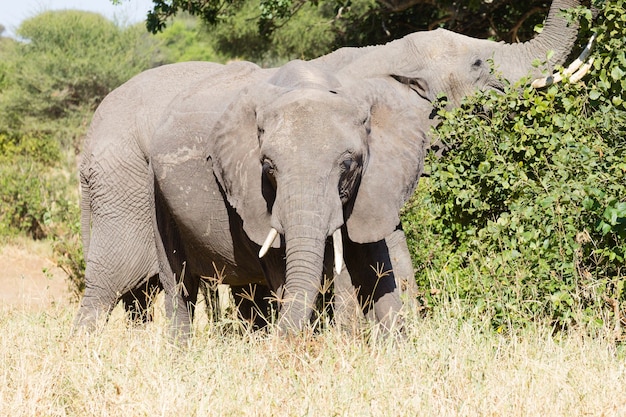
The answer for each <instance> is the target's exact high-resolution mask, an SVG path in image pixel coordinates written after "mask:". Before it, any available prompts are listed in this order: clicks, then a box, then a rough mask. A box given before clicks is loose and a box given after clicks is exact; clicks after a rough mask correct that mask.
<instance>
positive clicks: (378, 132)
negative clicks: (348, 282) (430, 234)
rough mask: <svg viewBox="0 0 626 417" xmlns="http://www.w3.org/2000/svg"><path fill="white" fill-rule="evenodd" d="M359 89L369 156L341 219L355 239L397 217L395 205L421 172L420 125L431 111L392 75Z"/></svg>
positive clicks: (371, 237)
mask: <svg viewBox="0 0 626 417" xmlns="http://www.w3.org/2000/svg"><path fill="white" fill-rule="evenodd" d="M360 87H361V88H362V87H363V85H362V84H361V85H360ZM361 91H363V90H361ZM365 91H366V92H367V94H366V97H365V100H369V102H370V103H371V106H372V107H371V132H370V137H369V160H368V163H367V167H366V169H365V171H364V173H363V175H362V178H361V184H360V186H359V189H358V192H357V194H356V197H355V201H354V206H353V208H352V211H351V212H350V213H349V217H348V219H347V221H346V226H347V229H348V236H349V237H350V239H351V240H352V241H354V242H357V243H368V242H377V241H379V240H381V239H383V238H384V237H385V236H387V235H389V234H390V233H392V232H393V231H394V230H395V229H396V227H397V225H398V224H399V223H400V209H401V208H402V206H403V205H404V203H405V202H406V201H407V200H408V199H409V198H410V197H411V195H412V194H413V191H414V190H415V187H416V186H417V183H418V181H419V177H420V175H421V174H422V170H423V167H424V153H425V149H426V147H427V143H428V142H427V138H426V134H425V133H424V129H426V128H428V126H429V125H428V116H429V114H430V112H431V111H432V108H431V106H430V105H429V103H428V102H427V101H425V100H423V99H421V98H420V97H419V96H418V95H417V94H415V93H414V92H413V91H411V90H410V89H409V88H407V87H406V86H402V85H398V84H397V83H394V82H393V81H388V80H385V79H379V80H371V81H370V82H369V83H368V85H367V87H366V89H365Z"/></svg>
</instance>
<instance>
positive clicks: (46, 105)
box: [0, 0, 626, 415]
mask: <svg viewBox="0 0 626 417" xmlns="http://www.w3.org/2000/svg"><path fill="white" fill-rule="evenodd" d="M624 3H625V2H624V0H606V1H605V0H594V4H595V5H596V6H597V7H598V8H599V14H598V16H597V17H596V18H595V20H594V21H593V23H592V22H591V21H592V17H591V13H590V12H588V11H579V14H580V15H581V19H582V20H581V21H582V25H583V32H584V33H585V35H584V36H583V37H586V36H589V33H590V32H591V31H593V32H596V33H597V45H596V47H595V49H594V51H593V53H592V56H593V57H594V59H595V61H594V64H593V67H592V69H591V72H590V74H589V75H588V76H587V77H586V78H585V79H584V82H583V83H578V84H567V83H564V84H558V85H554V86H551V87H548V88H545V89H542V90H535V89H532V88H530V87H527V86H526V84H524V83H522V84H520V85H515V86H509V88H508V91H507V93H506V94H501V95H495V94H492V93H479V94H477V95H476V96H474V97H470V98H468V99H467V100H466V102H465V103H464V104H463V105H462V106H461V107H460V108H458V109H455V110H453V111H446V110H444V109H443V108H444V105H443V104H444V102H445V97H442V98H441V100H442V103H441V104H442V105H441V110H440V111H439V116H440V118H441V120H442V123H441V124H440V125H439V126H438V128H437V129H436V131H433V135H437V136H438V137H439V138H441V139H442V141H443V142H444V143H446V144H447V145H448V148H449V151H448V152H447V153H446V154H445V156H444V157H442V158H441V159H437V158H435V157H434V156H433V155H431V156H429V160H428V163H427V170H428V174H429V175H428V177H426V178H423V179H422V181H421V183H420V187H419V189H418V190H417V192H416V193H415V195H414V197H413V199H412V200H411V202H409V204H407V205H406V207H405V208H404V211H403V226H404V229H405V232H406V233H407V236H408V239H409V245H410V249H411V251H412V255H413V260H414V265H415V271H416V275H415V277H416V280H417V283H418V285H419V288H420V290H421V294H420V296H419V300H418V301H419V308H418V310H419V311H413V312H410V313H409V316H408V318H407V322H408V325H407V338H406V339H405V340H402V341H396V342H395V343H391V342H389V341H377V342H372V341H368V336H367V335H368V333H367V332H365V333H363V334H361V333H358V334H356V335H352V336H347V335H345V334H341V333H339V332H338V331H336V330H333V329H323V330H321V331H320V334H319V335H318V336H316V337H313V338H306V339H304V340H301V341H299V342H298V341H294V340H290V341H286V342H285V341H283V340H281V339H278V338H275V337H274V336H271V335H266V334H253V333H249V332H247V331H246V330H243V329H241V328H240V327H239V325H238V324H236V323H234V321H233V320H229V319H222V320H221V321H214V320H213V319H212V318H210V317H213V316H210V317H209V316H204V317H205V318H204V321H203V320H199V322H198V323H196V334H197V337H196V338H194V339H193V340H192V341H191V345H190V347H189V349H187V350H185V351H183V352H181V351H179V350H178V349H177V348H176V347H174V346H171V345H169V344H168V343H167V337H166V336H165V335H164V332H165V331H166V330H165V329H166V325H165V324H164V323H163V320H156V321H155V323H152V324H150V325H148V326H147V327H144V328H140V329H134V330H133V329H129V328H126V327H124V325H123V324H122V323H121V322H122V320H118V319H116V317H117V316H115V315H114V317H113V319H112V321H111V323H110V326H108V327H107V328H106V329H105V331H103V332H102V333H99V334H97V335H91V336H85V338H84V339H81V340H80V341H79V340H77V339H76V338H68V337H69V334H68V333H69V329H70V327H71V325H70V323H71V315H72V314H73V312H74V309H73V308H72V307H67V308H64V307H62V306H60V307H59V308H57V309H55V310H53V311H52V310H51V311H48V312H43V313H38V314H35V315H33V314H26V313H24V312H19V311H14V312H10V313H7V314H6V315H2V316H0V333H1V334H2V335H3V337H2V338H0V340H1V342H0V381H1V382H2V384H0V386H1V387H2V388H0V414H3V415H4V414H6V415H39V414H41V415H128V414H131V415H154V414H160V415H211V414H220V415H231V414H235V413H238V414H241V413H244V414H255V415H256V414H260V415H294V414H297V415H303V414H306V415H354V414H357V415H358V414H372V415H374V414H375V415H379V414H387V415H419V414H421V415H425V414H426V415H459V414H460V415H488V414H494V415H564V414H574V415H582V414H593V415H619V414H623V413H625V412H626V408H625V407H626V406H625V405H624V400H623V398H625V397H624V393H625V392H624V391H625V388H624V387H625V386H626V384H625V383H626V372H625V370H624V366H623V358H624V353H623V348H622V346H621V344H620V343H621V341H622V339H623V337H624V332H623V330H622V328H623V325H624V319H625V317H624V314H625V313H626V308H625V307H624V304H625V302H626V294H625V289H624V284H625V272H626V271H625V270H624V268H623V264H624V257H625V256H626V243H625V238H626V197H625V196H626V178H625V176H626V155H625V153H624V151H625V148H626V146H625V139H624V138H625V134H626V93H625V91H626V81H625V80H626V78H624V75H625V74H626V13H624V6H625V4H624ZM154 5H155V8H154V10H153V12H152V13H151V14H150V15H149V17H148V21H147V24H148V29H149V30H150V31H153V32H158V33H156V34H151V33H149V32H148V31H147V30H146V27H145V25H143V24H139V25H135V26H129V27H126V26H119V25H117V24H115V23H113V22H110V21H108V20H106V19H104V18H103V17H101V16H99V15H95V14H91V13H86V12H76V11H63V12H45V13H42V14H39V15H37V16H33V17H32V18H30V19H28V20H26V21H25V22H24V23H23V24H22V26H21V27H20V28H19V29H18V31H17V34H18V36H19V39H17V40H16V39H11V38H7V37H1V36H0V239H2V241H10V240H11V239H13V238H15V237H16V236H20V237H24V236H27V237H29V238H32V239H47V240H49V241H50V242H51V243H52V244H53V245H54V250H55V254H56V260H57V263H58V264H59V265H60V266H61V267H62V268H64V269H65V270H66V271H67V272H68V275H69V276H70V282H69V287H70V288H71V290H72V291H73V292H74V294H75V295H76V296H78V295H80V293H81V291H82V274H83V270H84V262H83V259H82V251H81V243H80V239H79V222H78V214H79V209H78V193H77V185H78V180H77V176H76V165H77V158H78V155H79V152H80V149H81V141H82V138H83V136H84V134H85V131H86V129H87V126H88V124H89V121H90V117H91V114H92V113H93V111H94V109H95V108H96V106H97V105H98V103H99V102H100V101H101V100H102V99H103V98H104V96H105V95H106V94H107V93H108V92H109V91H111V90H112V89H114V88H115V87H116V86H118V85H120V84H121V83H123V82H124V81H126V80H127V79H129V78H130V77H132V76H133V75H135V74H137V73H139V72H141V71H143V70H145V69H148V68H151V67H154V66H157V65H162V64H165V63H171V62H177V61H185V60H211V61H217V62H226V61H228V60H232V59H247V60H252V61H255V62H257V63H259V64H261V65H266V66H267V65H278V64H281V63H283V62H285V61H287V60H289V59H293V58H312V57H315V56H319V55H321V54H324V53H327V52H329V51H331V50H332V49H334V48H336V47H339V46H344V45H352V46H358V45H363V44H370V43H380V42H385V41H388V40H391V39H393V38H398V37H401V36H403V35H404V34H406V33H409V32H411V31H414V30H427V29H429V28H434V27H439V26H443V27H447V28H450V29H453V30H456V31H460V32H463V33H466V34H468V35H471V36H478V37H491V38H493V39H504V40H507V41H511V40H516V39H520V40H523V39H527V38H529V37H531V36H532V33H533V28H534V27H535V25H536V24H537V23H539V22H540V21H541V20H542V18H543V16H544V15H545V11H546V10H547V6H549V2H548V1H530V2H509V1H503V0H502V1H500V0H494V1H491V2H484V1H462V2H459V1H456V2H453V1H436V2H434V1H419V0H400V1H374V0H353V1H348V2H344V1H341V0H332V1H331V0H318V1H313V2H306V1H290V0H279V1H277V0H262V1H261V2H260V3H259V2H257V1H251V0H239V1H234V2H214V1H208V2H205V1H202V2H200V1H184V2H182V1H181V2H178V1H173V2H169V1H168V2H164V1H160V0H155V1H154ZM187 12H189V13H192V14H193V15H196V16H197V17H194V16H192V15H189V14H187ZM174 15H175V17H174V19H173V20H172V19H171V16H174ZM0 23H2V22H1V21H0ZM536 29H537V30H540V27H537V28H536ZM0 30H1V27H0ZM0 34H1V32H0ZM495 70H496V71H497V68H496V69H495ZM119 314H121V312H119V311H118V316H119ZM207 317H209V318H207ZM424 317H426V319H423V318H424ZM206 320H209V321H208V322H206ZM213 336H218V337H213ZM25 346H28V348H25ZM338 373H339V374H341V375H344V376H345V378H344V377H343V376H342V377H341V378H337V375H338ZM391 378H393V380H392V379H391ZM258 380H262V381H263V384H262V385H259V384H258V383H257V381H258ZM620 399H621V400H620ZM294 400H295V402H294ZM281 407H283V408H281ZM285 407H286V408H285ZM277 410H278V411H277ZM363 410H365V411H363Z"/></svg>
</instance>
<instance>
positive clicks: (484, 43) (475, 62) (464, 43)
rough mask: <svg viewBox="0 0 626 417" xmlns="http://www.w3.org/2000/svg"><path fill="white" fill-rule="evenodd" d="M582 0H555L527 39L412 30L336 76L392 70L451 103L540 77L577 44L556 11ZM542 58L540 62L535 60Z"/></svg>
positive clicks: (573, 29)
mask: <svg viewBox="0 0 626 417" xmlns="http://www.w3.org/2000/svg"><path fill="white" fill-rule="evenodd" d="M580 4H581V1H579V0H554V1H553V2H552V5H551V7H550V12H549V14H548V17H547V19H546V21H545V23H544V28H543V31H542V32H541V33H540V34H539V35H537V36H536V37H535V38H533V39H532V40H530V41H528V42H524V43H517V44H506V43H502V42H493V41H489V40H484V39H475V38H471V37H468V36H464V35H461V34H458V33H454V32H451V31H448V30H445V29H436V30H434V31H427V32H415V33H412V34H409V35H407V36H405V37H404V38H402V39H398V40H395V41H392V42H389V43H387V44H386V45H382V46H379V47H371V48H370V49H367V50H365V51H364V53H362V54H359V56H358V58H357V59H354V60H353V61H352V62H351V63H350V64H348V65H346V66H345V67H344V68H343V69H341V71H340V72H339V76H340V77H342V79H344V78H347V79H349V78H354V77H379V76H391V77H393V78H395V79H396V80H398V81H401V82H403V83H406V84H408V85H409V86H411V88H412V89H413V90H414V91H415V92H417V93H418V94H419V95H420V96H422V97H423V98H425V99H426V100H428V101H431V102H432V101H434V100H436V99H437V96H438V95H439V94H444V95H446V96H447V98H448V100H449V102H450V103H452V104H453V105H458V104H459V102H460V101H461V99H462V98H463V97H464V96H466V95H468V94H470V93H472V92H473V91H475V90H477V89H496V90H501V89H502V88H503V84H502V80H506V81H508V82H510V83H514V82H516V81H518V80H519V79H521V78H523V77H524V76H527V75H530V76H531V77H535V78H536V77H540V76H542V72H545V71H546V70H550V71H551V70H552V69H553V67H554V66H555V65H560V64H563V63H564V62H565V59H566V58H567V56H568V55H569V54H570V52H571V50H572V48H573V46H574V44H575V41H576V38H577V34H578V25H577V24H575V23H572V24H568V22H567V20H566V19H565V17H563V16H561V15H560V13H561V10H564V9H568V8H572V7H576V6H579V5H580ZM550 51H551V52H552V55H551V57H550V58H549V59H547V57H548V55H549V54H548V53H549V52H550ZM546 59H547V62H546V63H545V65H544V66H540V67H535V66H534V65H533V63H534V62H535V61H536V60H539V61H546ZM492 63H493V67H494V69H495V74H494V72H493V71H492V70H491V69H492V68H491V66H492ZM543 75H545V74H543Z"/></svg>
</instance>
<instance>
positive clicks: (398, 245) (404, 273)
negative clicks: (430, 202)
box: [385, 225, 419, 303]
mask: <svg viewBox="0 0 626 417" xmlns="http://www.w3.org/2000/svg"><path fill="white" fill-rule="evenodd" d="M385 242H386V243H387V247H388V248H389V256H390V258H391V265H392V266H393V273H394V275H395V277H396V282H397V284H398V287H399V288H400V292H401V294H403V296H404V297H403V298H404V301H405V302H409V303H414V302H415V300H416V298H417V295H418V291H419V290H418V288H417V283H416V282H415V272H414V270H413V262H411V253H410V252H409V247H408V246H407V243H406V237H405V236H404V231H403V230H402V225H398V228H397V229H396V230H395V231H394V232H392V233H391V234H390V235H389V236H387V237H386V238H385Z"/></svg>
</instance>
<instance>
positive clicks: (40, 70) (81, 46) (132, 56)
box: [0, 11, 152, 130]
mask: <svg viewBox="0 0 626 417" xmlns="http://www.w3.org/2000/svg"><path fill="white" fill-rule="evenodd" d="M17 33H18V35H19V36H20V37H22V38H24V39H25V40H26V42H21V43H20V44H19V45H17V46H16V47H15V49H14V51H13V54H12V55H11V58H12V59H11V60H10V61H9V62H7V63H5V64H4V65H3V66H2V68H0V69H1V70H2V74H3V75H2V77H0V79H5V81H4V82H5V83H6V85H7V87H6V88H5V89H4V91H3V92H2V96H1V97H0V121H1V122H2V124H3V125H5V126H6V128H5V129H9V130H20V129H22V128H24V127H26V128H28V125H30V122H31V121H32V120H31V119H32V118H37V119H43V120H55V119H59V118H62V117H65V116H67V115H68V114H70V113H72V112H75V111H77V110H79V109H85V108H86V109H88V110H93V109H94V108H95V106H96V105H97V104H98V103H99V102H100V101H101V100H102V99H103V98H104V96H105V95H106V94H107V93H108V92H109V91H110V90H112V89H113V88H114V87H116V86H118V85H120V84H121V83H122V82H124V81H126V80H127V79H129V78H130V77H131V76H132V75H134V74H136V73H137V72H139V71H141V70H143V69H146V68H149V67H150V66H151V52H152V51H151V49H152V48H151V47H150V44H149V42H144V41H143V38H144V37H146V35H145V34H143V33H142V32H141V30H140V29H139V28H137V27H133V28H128V29H121V28H119V27H117V26H116V25H115V24H113V23H112V22H110V21H108V20H106V19H105V18H103V17H102V16H100V15H97V14H93V13H86V12H79V11H60V12H59V11H51V12H45V13H42V14H40V15H37V16H35V17H33V18H30V19H28V20H26V21H25V22H24V23H23V24H22V25H21V26H20V28H19V29H18V31H17ZM129 45H134V47H132V48H128V46H129ZM25 125H26V126H25Z"/></svg>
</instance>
